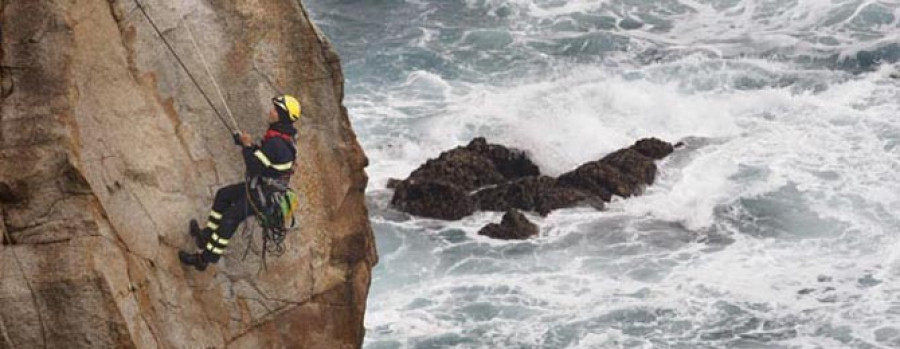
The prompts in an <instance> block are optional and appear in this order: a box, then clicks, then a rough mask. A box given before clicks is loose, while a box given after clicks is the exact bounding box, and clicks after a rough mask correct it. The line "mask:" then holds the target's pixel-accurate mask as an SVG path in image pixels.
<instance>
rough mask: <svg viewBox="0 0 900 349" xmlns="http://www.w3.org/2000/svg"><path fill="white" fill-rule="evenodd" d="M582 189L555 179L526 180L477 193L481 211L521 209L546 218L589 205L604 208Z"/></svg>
mask: <svg viewBox="0 0 900 349" xmlns="http://www.w3.org/2000/svg"><path fill="white" fill-rule="evenodd" d="M591 199H593V196H592V195H590V194H588V193H586V192H583V191H581V190H578V189H575V188H571V187H565V186H562V185H559V183H558V182H557V180H556V179H555V178H552V177H547V176H539V177H526V178H521V179H518V180H516V181H513V182H510V183H505V184H501V185H498V186H496V187H492V188H487V189H484V190H481V191H479V192H477V193H475V201H476V203H477V206H478V208H479V209H482V210H487V211H507V210H509V209H519V210H523V211H535V212H538V213H539V214H541V215H544V216H545V215H547V214H548V213H550V211H553V210H556V209H560V208H568V207H573V206H577V205H579V204H582V203H589V204H592V205H593V206H595V207H597V206H599V207H598V209H602V207H603V203H602V202H600V200H591Z"/></svg>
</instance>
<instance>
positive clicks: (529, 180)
mask: <svg viewBox="0 0 900 349" xmlns="http://www.w3.org/2000/svg"><path fill="white" fill-rule="evenodd" d="M674 150H675V146H673V145H672V144H670V143H667V142H664V141H661V140H659V139H656V138H647V139H642V140H639V141H637V142H636V143H635V144H634V145H632V146H631V147H629V148H624V149H620V150H618V151H615V152H613V153H611V154H609V155H607V156H605V157H603V158H602V159H599V160H596V161H591V162H587V163H585V164H583V165H581V166H579V167H578V168H576V169H575V170H572V171H571V172H568V173H565V174H563V175H561V176H560V177H559V178H553V177H548V176H541V175H540V170H539V169H538V167H537V166H536V165H535V164H534V163H533V162H532V161H531V160H530V159H528V157H527V156H526V155H525V153H523V152H521V151H517V150H513V149H509V148H506V147H504V146H502V145H497V144H488V143H487V141H485V139H484V138H476V139H475V140H473V141H472V142H471V143H469V145H467V146H465V147H458V148H456V149H453V150H450V151H447V152H444V153H442V154H441V155H440V156H439V157H438V158H436V159H431V160H428V161H427V162H426V163H425V164H424V165H422V166H421V167H419V168H418V169H416V170H415V171H413V172H412V174H410V176H409V178H407V179H405V180H397V179H392V180H390V181H389V183H388V187H389V188H391V189H394V196H393V198H392V200H391V204H392V205H393V206H394V207H395V208H397V209H398V210H400V211H404V212H407V213H410V214H414V215H417V216H423V217H430V218H438V219H447V220H456V219H460V218H463V217H465V216H468V215H470V214H472V213H473V212H475V211H476V210H487V211H508V212H512V211H510V210H524V211H533V212H537V213H539V214H541V215H547V214H549V213H550V212H551V211H553V210H557V209H561V208H569V207H574V206H584V205H587V206H592V207H595V208H597V209H598V210H599V209H603V207H604V202H608V201H610V200H611V199H612V196H613V195H617V196H621V197H624V198H627V197H630V196H633V195H639V194H640V193H641V192H643V190H644V186H646V185H650V184H653V182H654V181H655V180H656V170H657V169H656V164H655V163H654V160H659V159H663V158H665V157H666V156H668V155H669V154H671V153H672V152H673V151H674ZM507 215H508V216H510V215H512V213H508V214H507ZM488 228H489V229H488ZM485 229H487V230H486V232H487V233H486V234H485V235H489V236H505V235H504V233H502V232H501V230H500V226H497V225H492V226H490V227H485ZM483 232H485V230H483Z"/></svg>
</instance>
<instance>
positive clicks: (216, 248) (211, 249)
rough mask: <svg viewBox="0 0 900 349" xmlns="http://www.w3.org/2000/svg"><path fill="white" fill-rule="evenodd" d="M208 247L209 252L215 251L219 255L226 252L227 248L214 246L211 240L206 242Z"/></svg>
mask: <svg viewBox="0 0 900 349" xmlns="http://www.w3.org/2000/svg"><path fill="white" fill-rule="evenodd" d="M206 249H207V250H209V252H212V253H215V254H218V255H221V254H223V253H225V249H221V248H218V247H216V246H213V244H212V243H211V242H210V243H207V244H206Z"/></svg>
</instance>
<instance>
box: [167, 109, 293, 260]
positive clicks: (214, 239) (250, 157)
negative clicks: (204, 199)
mask: <svg viewBox="0 0 900 349" xmlns="http://www.w3.org/2000/svg"><path fill="white" fill-rule="evenodd" d="M272 104H274V107H273V108H272V109H271V110H270V111H269V114H268V122H269V129H268V130H267V131H266V134H265V136H264V138H263V140H262V142H261V144H260V145H255V144H253V143H252V140H251V138H250V135H249V134H247V133H246V132H239V133H236V134H235V143H239V145H240V146H241V148H242V152H243V155H244V163H245V165H246V170H247V181H246V182H241V183H237V184H233V185H229V186H226V187H224V188H221V189H219V190H218V191H216V197H215V200H214V201H213V206H212V210H211V211H210V212H209V217H208V219H207V223H206V227H204V228H203V229H202V230H201V229H200V226H199V225H198V224H197V221H196V220H191V224H190V232H191V235H192V236H193V237H194V241H195V243H196V244H197V247H198V248H199V250H200V251H198V252H194V253H189V252H184V251H179V253H178V257H179V259H181V262H182V263H184V264H186V265H191V266H194V267H195V268H197V270H200V271H203V270H206V267H207V266H208V265H209V263H216V262H218V261H219V258H221V257H222V254H224V253H225V249H226V248H227V247H228V243H229V240H230V239H231V237H232V235H234V232H235V230H237V227H238V225H240V224H241V222H243V221H244V220H245V219H247V218H248V217H250V216H252V215H253V214H254V209H257V208H259V207H261V206H262V205H260V202H259V200H258V198H257V197H256V196H253V195H251V194H250V193H251V192H256V191H257V189H262V190H279V188H281V189H286V188H287V187H288V183H289V182H290V177H291V175H292V174H293V166H294V160H295V159H296V156H297V149H296V146H295V145H294V139H295V137H296V135H297V129H296V128H294V125H293V123H294V122H295V121H297V120H298V119H299V118H300V102H299V101H298V100H297V99H296V98H294V97H292V96H289V95H281V96H277V97H275V98H273V99H272ZM251 197H253V199H251ZM251 200H252V201H251Z"/></svg>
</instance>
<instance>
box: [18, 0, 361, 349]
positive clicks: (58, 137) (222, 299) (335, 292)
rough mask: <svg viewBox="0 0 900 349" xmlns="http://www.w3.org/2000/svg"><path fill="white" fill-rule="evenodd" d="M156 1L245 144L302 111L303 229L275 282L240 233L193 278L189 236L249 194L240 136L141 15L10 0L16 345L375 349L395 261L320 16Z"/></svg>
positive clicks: (56, 1) (105, 2)
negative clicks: (378, 303) (374, 297)
mask: <svg viewBox="0 0 900 349" xmlns="http://www.w3.org/2000/svg"><path fill="white" fill-rule="evenodd" d="M141 3H142V4H144V6H145V8H146V9H147V11H148V13H149V14H150V16H151V17H152V18H153V20H154V21H155V22H156V23H157V24H158V25H159V27H160V29H161V31H162V34H163V35H165V37H166V38H167V39H168V40H169V41H170V42H171V43H172V45H173V46H174V48H175V50H176V51H177V52H178V53H179V55H180V56H181V57H182V59H183V60H184V62H185V64H186V65H187V66H188V67H189V68H190V69H191V70H192V72H193V73H194V75H195V76H197V78H198V80H199V82H200V84H201V85H202V86H203V88H204V90H206V91H207V92H208V93H210V94H211V96H215V94H214V88H213V86H212V83H211V81H210V80H209V79H208V78H207V76H206V74H205V73H204V70H203V66H202V65H201V63H200V60H199V57H198V56H197V55H198V54H202V55H203V56H204V57H205V59H206V60H207V61H208V62H209V64H210V67H211V70H212V74H213V75H214V76H215V78H216V79H217V80H218V82H219V84H220V85H221V86H222V89H223V92H224V95H225V98H226V99H227V101H228V102H229V104H230V107H231V109H232V111H233V112H234V114H235V116H236V118H237V119H238V123H239V124H240V125H241V126H242V128H244V129H245V130H247V131H249V132H251V133H252V134H254V135H260V134H261V133H262V131H264V129H265V127H266V125H265V122H264V121H263V114H264V113H265V112H267V110H268V108H269V106H270V105H271V104H270V98H271V97H272V96H273V95H275V94H276V93H289V94H294V95H296V96H297V97H298V98H299V99H300V101H301V102H302V104H303V118H302V119H301V121H300V122H299V123H298V128H299V129H300V137H299V139H300V140H299V143H298V148H299V151H298V166H299V168H298V169H297V174H295V175H294V178H293V183H292V185H293V187H294V188H295V189H296V190H297V191H298V193H299V194H300V197H301V208H300V213H299V215H298V222H299V224H298V228H297V229H295V230H293V231H292V232H291V233H290V235H289V236H288V237H287V242H286V243H287V253H285V255H283V256H281V257H279V258H271V257H270V258H269V259H268V263H267V264H268V270H266V271H263V272H259V269H260V265H261V261H260V258H259V256H258V255H257V254H256V253H254V251H258V250H259V245H260V236H259V234H258V233H257V234H256V235H253V236H251V237H247V236H243V235H242V233H241V231H240V230H239V231H238V233H237V234H236V235H235V238H234V239H233V243H232V245H231V246H229V251H228V253H227V254H226V257H225V258H224V260H223V261H221V262H220V263H219V264H218V265H216V266H214V267H211V269H210V270H207V271H206V272H204V273H198V272H196V271H193V269H191V268H185V267H183V266H182V265H180V263H179V261H178V258H177V255H176V253H177V251H178V249H180V248H183V249H187V248H189V247H190V246H191V245H192V241H191V240H190V238H189V236H188V234H187V227H188V220H189V219H191V218H198V219H199V220H200V221H201V222H202V221H203V220H204V217H205V216H206V213H207V212H208V209H209V207H210V204H211V201H212V193H213V192H214V191H215V189H217V188H219V187H221V186H224V185H227V184H230V183H234V182H238V181H241V180H243V172H242V171H243V162H242V161H241V159H240V154H239V151H238V148H237V147H235V146H234V145H233V144H232V141H231V136H230V135H229V132H228V130H227V129H226V128H225V127H223V126H222V124H220V123H219V121H218V120H217V119H216V117H215V115H214V114H213V112H212V110H211V109H210V108H209V106H208V105H207V104H206V102H205V101H204V100H203V98H202V96H201V95H200V94H199V93H198V91H197V89H196V88H195V87H194V86H193V85H192V84H191V82H190V80H189V78H188V77H187V75H185V73H184V72H183V71H182V70H181V68H180V67H178V66H177V63H176V61H175V58H174V57H173V56H172V55H171V54H170V53H169V52H168V51H167V50H166V48H165V46H164V45H163V43H162V41H161V40H160V38H159V37H158V36H157V34H156V32H155V31H154V30H153V28H152V27H151V26H150V24H149V23H148V21H147V18H145V17H144V16H143V14H142V13H141V12H140V11H139V10H138V9H137V7H136V2H135V1H133V0H79V1H63V0H15V1H11V0H0V26H2V30H0V35H2V49H0V50H2V51H0V57H2V58H0V62H2V64H0V65H2V72H0V74H2V75H0V80H2V104H0V108H2V109H0V218H2V219H0V230H2V236H3V239H2V240H3V244H2V245H0V348H30V347H50V348H63V347H65V348H72V347H83V348H88V347H90V348H100V347H104V348H105V347H137V348H155V347H162V348H199V347H217V348H222V347H235V348H257V347H303V348H355V347H359V346H360V345H361V343H362V339H363V335H364V329H363V315H364V312H365V305H366V296H367V293H368V288H369V282H370V273H371V269H372V266H373V265H374V264H375V263H376V262H377V256H376V253H375V244H374V237H373V234H372V230H371V227H370V224H369V221H368V216H367V211H366V208H365V205H364V194H365V193H364V192H365V187H366V183H367V177H366V175H365V171H364V169H365V166H366V165H367V160H366V157H365V154H364V153H363V151H362V149H361V147H360V146H359V144H358V142H357V141H356V136H355V134H354V133H353V130H352V129H351V126H350V121H349V119H348V116H347V112H346V109H345V108H344V107H343V106H342V105H341V102H342V99H343V75H342V72H341V67H340V60H339V58H338V56H337V54H336V53H335V51H334V50H333V48H332V47H331V46H330V44H329V43H328V41H327V40H326V39H325V38H324V36H323V35H322V34H321V33H320V32H319V31H318V30H317V29H316V27H315V25H314V24H313V23H312V22H311V21H310V19H309V16H308V15H307V12H306V10H305V9H304V7H303V4H302V3H301V2H300V1H292V0H239V1H220V0H190V1H165V0H141ZM188 25H190V27H191V28H193V31H194V33H195V34H196V36H197V39H198V44H199V46H200V50H199V51H197V50H195V49H194V48H193V45H192V44H191V41H190V36H189V35H188V31H187V26H188ZM213 100H214V102H218V100H217V99H213ZM217 106H218V107H219V108H222V107H221V106H219V105H217ZM223 110H224V109H223ZM248 244H250V251H251V252H250V253H247V255H246V258H245V256H244V252H245V250H246V249H247V247H248Z"/></svg>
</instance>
